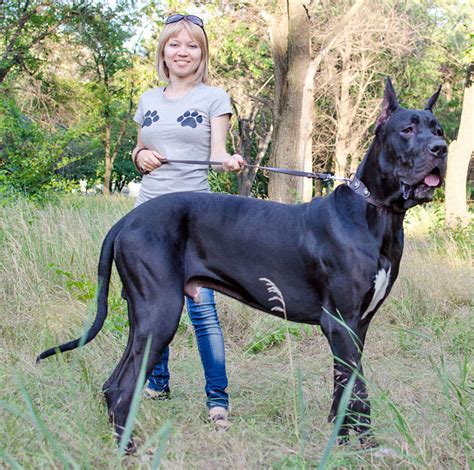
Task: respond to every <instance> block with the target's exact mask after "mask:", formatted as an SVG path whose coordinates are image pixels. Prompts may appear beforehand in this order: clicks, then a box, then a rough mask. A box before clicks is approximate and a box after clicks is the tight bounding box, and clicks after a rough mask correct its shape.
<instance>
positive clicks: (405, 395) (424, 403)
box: [0, 196, 474, 469]
mask: <svg viewBox="0 0 474 470" xmlns="http://www.w3.org/2000/svg"><path fill="white" fill-rule="evenodd" d="M132 206H133V202H132V201H130V200H128V199H125V198H103V197H98V196H97V197H68V198H65V199H64V200H62V201H60V202H58V203H54V204H50V205H46V206H43V207H38V206H35V205H32V204H31V203H29V202H27V201H24V200H19V201H18V202H17V203H16V204H15V205H10V206H6V207H3V208H2V209H1V210H2V214H1V220H0V224H1V225H0V251H1V258H0V259H1V265H0V282H1V285H2V289H0V301H1V304H2V307H3V308H2V316H1V320H0V360H1V365H0V395H1V396H0V467H2V466H7V467H11V468H34V469H36V468H54V467H56V468H60V467H62V468H68V467H75V466H77V467H78V468H94V469H95V468H120V467H123V468H144V469H147V468H157V466H158V465H160V463H161V465H162V467H163V468H166V469H175V468H176V469H178V468H179V469H181V468H183V469H188V468H206V469H208V468H235V469H244V468H245V469H247V468H275V469H287V468H315V467H318V466H319V467H320V468H323V467H324V468H373V469H380V468H382V469H384V468H423V469H424V468H432V469H439V468H442V469H444V468H446V469H458V468H459V469H464V468H469V467H470V466H471V467H472V466H473V465H474V464H473V460H472V451H473V449H472V442H473V414H472V411H473V400H472V390H473V385H474V383H473V374H472V345H473V344H474V325H473V315H472V313H473V309H472V307H473V294H472V292H473V289H472V286H473V285H474V282H473V281H474V279H473V267H472V265H471V259H472V243H471V241H470V237H471V236H472V234H471V233H470V232H468V231H460V232H459V233H458V232H456V233H453V232H450V231H447V230H445V229H443V228H442V226H441V225H440V215H439V212H436V211H435V210H434V209H433V208H432V207H431V208H429V207H428V208H418V209H415V210H412V211H411V212H410V216H409V219H408V220H407V224H406V228H407V241H406V250H405V254H404V258H403V261H402V266H401V272H400V276H399V279H398V281H397V283H396V285H395V287H394V289H393V291H392V293H391V295H390V297H389V299H388V301H387V302H386V303H385V305H384V306H383V307H382V309H381V310H380V312H379V313H378V314H377V315H376V317H375V319H374V321H373V323H372V325H371V327H370V330H369V334H368V338H367V342H366V348H365V352H364V361H363V362H364V370H365V375H366V378H367V384H368V388H369V392H370V397H371V403H372V409H373V417H372V420H373V424H374V432H375V436H376V438H377V439H378V441H379V442H380V444H381V448H380V449H379V450H376V451H367V450H361V449H360V448H359V447H358V446H357V445H356V444H355V442H351V443H350V445H349V446H347V447H344V448H338V447H337V446H333V445H332V440H331V439H332V437H331V436H332V435H333V434H332V433H333V427H332V425H329V424H328V423H327V419H326V418H327V415H328V413H329V408H330V405H331V395H332V357H331V354H330V350H329V346H328V345H327V342H326V340H325V338H324V337H323V336H322V335H321V333H320V331H319V329H318V328H317V327H315V328H301V326H299V325H294V324H291V323H283V322H282V320H279V319H275V318H272V317H270V316H268V315H264V314H261V313H259V312H255V311H253V310H252V309H249V308H247V307H244V306H242V305H241V304H238V303H237V302H234V301H231V300H229V299H227V298H225V297H222V296H218V303H219V306H218V307H219V314H220V320H221V324H222V326H223V330H224V335H225V341H226V347H227V350H226V352H227V358H228V360H227V366H228V374H229V382H230V387H229V392H230V396H231V403H232V413H231V419H232V422H233V426H232V427H231V429H230V431H229V432H227V433H225V434H216V433H215V432H214V431H213V428H212V426H211V425H210V424H209V423H208V422H207V419H206V416H207V413H206V409H205V406H204V403H205V397H204V391H203V386H204V384H203V377H202V368H201V366H200V362H199V355H198V353H197V348H196V345H195V342H194V339H193V336H192V328H191V327H190V325H189V322H187V321H185V317H183V320H182V324H181V326H180V328H179V331H178V334H177V336H176V338H175V340H174V342H173V345H172V356H171V361H170V366H171V373H172V383H171V387H172V400H170V401H168V402H149V401H144V400H141V401H140V403H138V395H137V404H136V407H135V408H134V410H135V411H136V415H135V426H134V436H135V437H136V440H137V442H138V444H139V450H138V454H137V455H136V456H133V457H132V456H130V457H123V458H121V460H120V461H118V460H117V458H118V457H117V455H118V447H117V444H116V441H115V437H114V435H113V430H112V428H111V426H110V424H109V422H108V417H107V413H106V407H105V403H104V401H103V399H102V394H101V386H102V383H103V382H104V381H105V380H106V379H107V377H108V376H109V375H110V373H111V372H112V370H113V368H114V366H115V365H116V363H117V362H118V360H119V358H120V356H121V354H122V353H123V350H124V349H125V344H126V337H127V321H126V307H125V305H124V304H123V302H122V301H121V298H120V285H119V282H118V279H117V276H116V275H114V279H113V283H112V292H111V312H110V314H109V317H108V319H107V321H106V325H105V328H104V329H103V331H102V332H101V333H100V334H99V335H98V337H97V338H96V339H95V340H94V341H93V342H91V343H90V344H88V345H87V346H86V347H84V348H83V349H82V350H77V351H74V352H72V353H69V354H64V355H61V356H57V357H54V358H51V359H48V360H47V361H44V363H42V364H41V365H39V366H36V365H35V364H34V359H35V357H36V355H37V354H38V353H39V352H41V351H42V350H44V349H46V348H48V347H50V346H53V345H56V344H59V343H61V342H64V341H66V340H69V339H72V338H75V337H78V336H79V335H80V334H81V332H82V331H83V327H84V322H85V320H86V318H87V316H88V313H87V312H88V310H90V311H91V313H92V314H94V312H93V310H94V306H93V295H94V286H95V281H96V269H97V260H98V255H99V250H100V244H101V241H102V238H103V237H104V235H105V233H106V232H107V230H108V229H109V228H110V227H111V225H112V224H113V223H114V222H115V221H116V220H117V219H118V218H119V217H121V215H123V214H124V213H126V212H127V211H128V210H130V209H131V208H132ZM441 219H442V218H441ZM268 277H271V276H270V273H269V275H268ZM265 288H266V287H265V285H264V284H263V283H262V289H265ZM283 300H284V299H283Z"/></svg>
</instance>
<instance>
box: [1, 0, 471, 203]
mask: <svg viewBox="0 0 474 470" xmlns="http://www.w3.org/2000/svg"><path fill="white" fill-rule="evenodd" d="M472 6H473V5H472V2H471V1H453V0H415V1H410V2H405V1H402V0H389V1H383V2H382V1H378V0H374V1H370V2H369V1H362V0H357V1H355V2H350V1H346V0H337V1H332V0H331V1H328V0H320V1H314V0H312V1H308V2H306V3H305V2H303V1H302V0H291V1H290V2H286V1H283V0H278V1H276V2H270V1H266V0H259V1H257V2H246V1H232V2H220V1H219V2H217V1H216V2H214V1H210V2H205V4H201V3H200V2H187V1H184V0H182V1H176V0H170V1H167V2H158V1H156V0H153V1H150V2H144V1H139V0H115V1H113V2H112V1H106V0H70V1H65V0H47V1H46V0H21V1H13V0H7V1H6V2H2V3H1V5H0V11H1V17H0V41H1V43H0V44H1V45H0V48H1V49H0V54H1V57H0V84H1V89H0V91H1V99H0V107H1V114H0V116H1V117H0V180H1V182H2V183H3V184H2V189H1V195H2V196H3V198H5V197H9V196H11V195H12V194H16V193H17V192H21V193H24V194H28V195H30V196H33V197H35V198H37V199H38V198H41V197H44V195H45V194H46V192H48V191H50V190H54V191H64V190H71V189H73V188H77V187H78V180H80V179H85V180H87V182H88V187H89V188H91V187H93V186H94V185H95V184H102V188H103V191H104V192H106V193H107V192H109V191H119V190H121V189H122V188H123V187H124V185H125V184H126V183H128V182H129V181H132V180H135V179H138V175H137V174H136V173H135V170H134V169H133V165H132V164H131V162H130V152H131V149H132V148H133V146H134V142H135V134H136V126H135V124H134V123H133V121H132V119H131V115H132V114H133V113H134V111H135V107H136V103H137V100H138V96H139V95H140V94H141V93H142V92H143V91H144V90H146V89H148V88H150V87H152V86H156V85H157V84H158V82H157V80H156V74H155V71H154V65H153V61H154V53H155V47H156V40H157V35H158V32H159V30H160V29H161V27H162V24H163V21H164V18H166V16H167V14H168V13H169V12H172V11H181V12H188V13H196V14H199V15H200V16H202V17H203V18H204V20H205V22H206V29H207V32H208V35H209V39H210V48H211V82H212V84H215V85H220V86H222V87H224V88H225V89H226V90H227V91H228V92H229V93H230V95H231V97H232V100H233V104H234V109H235V114H234V119H233V127H232V132H231V135H230V137H229V150H235V151H239V152H241V153H242V154H243V156H244V157H245V158H246V159H247V160H248V161H249V162H258V163H260V162H262V161H266V160H267V159H268V158H271V160H272V163H273V164H274V165H280V166H289V167H295V168H299V169H303V167H304V168H305V169H307V170H308V171H311V170H314V171H336V172H337V173H338V174H346V175H347V174H349V173H350V172H352V171H354V169H355V167H356V166H357V164H358V162H359V161H360V159H361V157H362V156H363V154H364V152H365V150H366V148H367V145H368V141H369V140H370V134H371V130H372V124H373V122H374V120H375V117H376V113H377V112H378V109H379V108H380V100H381V96H382V90H383V82H384V78H385V77H386V76H387V75H390V76H391V77H392V79H393V80H394V83H395V84H396V87H397V90H399V92H400V100H401V102H402V103H403V104H404V105H406V106H410V107H420V106H422V105H423V103H424V101H425V100H426V99H427V97H428V96H431V94H432V92H433V90H434V89H435V88H436V87H437V85H438V84H440V83H442V84H443V94H442V96H441V99H440V102H439V104H438V106H437V115H438V117H439V118H440V120H441V122H442V123H443V126H444V128H445V130H446V135H447V138H448V140H449V141H451V140H453V139H455V138H456V136H457V133H458V129H459V123H460V116H461V112H462V98H463V92H464V88H465V87H466V86H467V82H466V74H467V70H470V69H469V64H470V63H471V62H472V45H471V42H470V41H471V36H470V33H471V34H472V31H471V30H470V25H471V24H472V20H473V16H472V15H473V13H472V11H473V9H472V8H471V7H472ZM300 16H302V19H301V21H302V23H301V27H300V23H298V25H297V24H296V21H297V20H298V21H300V20H299V18H300ZM304 90H306V91H305V92H303V91H304ZM471 114H472V113H471ZM231 147H232V148H231ZM471 151H472V149H471ZM467 161H468V160H467ZM462 173H463V174H462V175H460V176H459V177H458V178H457V179H458V180H459V184H460V185H461V186H463V185H464V183H465V180H466V176H467V174H466V173H467V167H466V169H463V172H462ZM255 178H256V181H255ZM271 181H273V183H272V184H270V197H271V198H272V199H281V200H285V198H286V199H288V198H289V199H290V200H291V199H292V200H297V199H298V197H299V198H300V199H305V198H306V196H307V195H309V197H310V196H311V194H314V193H316V194H318V193H319V192H320V191H321V187H320V186H318V183H316V186H315V187H312V182H311V181H309V180H308V181H304V180H302V179H299V180H298V181H297V182H295V181H293V180H292V179H291V178H288V177H286V176H284V177H278V176H276V175H271ZM303 181H304V182H303ZM214 183H216V184H215V188H214V189H218V190H225V191H227V192H239V193H240V194H247V195H248V194H250V192H253V194H258V195H260V196H263V197H266V196H268V189H269V188H268V184H267V183H268V181H267V178H266V177H265V176H264V175H261V174H258V175H256V174H255V171H253V170H246V171H245V172H244V173H243V174H241V175H240V176H239V177H238V178H236V177H229V176H228V175H222V176H216V175H214V177H213V184H214ZM303 184H304V185H305V188H302V187H299V186H298V185H300V186H301V185H303ZM308 185H309V186H308ZM308 191H309V192H308ZM48 197H49V196H48Z"/></svg>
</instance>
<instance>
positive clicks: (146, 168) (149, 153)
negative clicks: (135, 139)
mask: <svg viewBox="0 0 474 470" xmlns="http://www.w3.org/2000/svg"><path fill="white" fill-rule="evenodd" d="M165 160H166V159H165V157H163V156H162V155H160V154H159V153H158V152H156V151H155V150H148V149H146V150H141V151H140V153H139V154H138V155H137V158H136V162H137V165H138V166H139V167H140V168H141V169H142V170H143V172H144V173H145V172H146V173H149V172H150V171H153V170H156V169H157V168H160V166H161V165H162V164H163V163H164V161H165Z"/></svg>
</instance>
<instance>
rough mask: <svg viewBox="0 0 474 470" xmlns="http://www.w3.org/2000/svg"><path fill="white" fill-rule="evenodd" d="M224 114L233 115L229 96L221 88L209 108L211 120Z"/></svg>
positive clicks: (217, 90)
mask: <svg viewBox="0 0 474 470" xmlns="http://www.w3.org/2000/svg"><path fill="white" fill-rule="evenodd" d="M223 114H232V105H231V103H230V97H229V95H228V94H227V93H226V92H225V91H224V90H222V89H221V88H217V89H216V93H214V96H213V98H212V101H211V105H210V107H209V118H210V119H212V118H215V117H218V116H222V115H223Z"/></svg>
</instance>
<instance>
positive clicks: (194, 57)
mask: <svg viewBox="0 0 474 470" xmlns="http://www.w3.org/2000/svg"><path fill="white" fill-rule="evenodd" d="M201 56H202V51H201V48H200V47H199V44H198V43H197V41H195V40H194V39H193V38H192V37H191V36H190V35H189V33H188V32H187V31H186V30H184V29H183V30H181V31H180V32H179V33H178V34H177V35H176V36H172V37H171V38H170V39H169V40H168V42H167V43H166V45H165V48H164V59H165V63H166V66H167V67H168V69H169V74H170V80H172V79H173V78H181V79H183V78H184V79H185V78H188V77H194V73H195V72H196V70H197V69H198V67H199V64H200V62H201Z"/></svg>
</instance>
